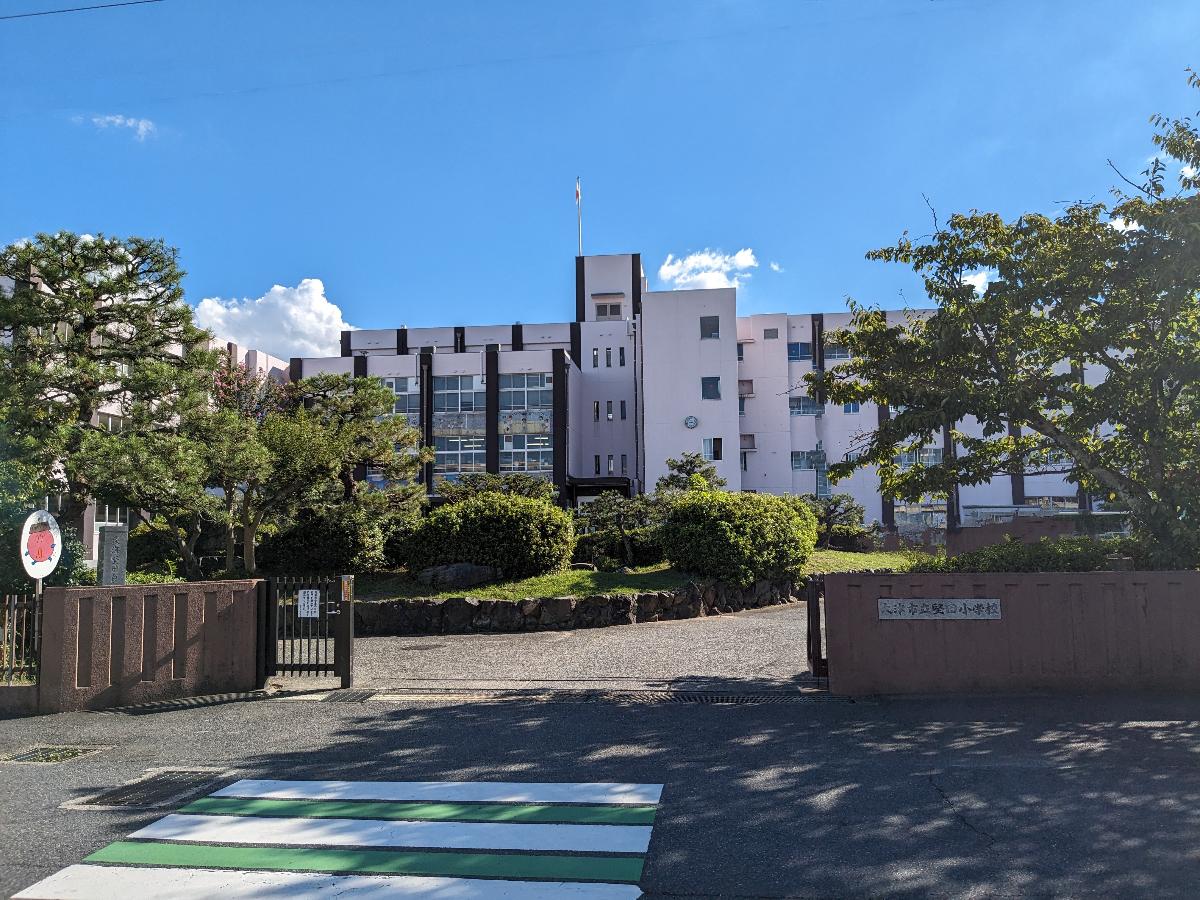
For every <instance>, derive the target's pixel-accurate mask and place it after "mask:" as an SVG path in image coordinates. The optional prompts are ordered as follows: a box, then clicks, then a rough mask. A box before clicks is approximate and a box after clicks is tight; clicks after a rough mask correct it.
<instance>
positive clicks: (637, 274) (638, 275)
mask: <svg viewBox="0 0 1200 900" xmlns="http://www.w3.org/2000/svg"><path fill="white" fill-rule="evenodd" d="M641 313H642V254H640V253H635V254H633V314H634V315H635V316H639V315H641Z"/></svg>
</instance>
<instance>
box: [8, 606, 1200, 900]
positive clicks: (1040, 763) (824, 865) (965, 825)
mask: <svg viewBox="0 0 1200 900" xmlns="http://www.w3.org/2000/svg"><path fill="white" fill-rule="evenodd" d="M613 630H614V631H616V629H613ZM57 743H65V744H94V745H101V746H108V747H110V748H111V749H107V750H104V751H102V752H100V753H97V754H95V755H93V756H88V757H84V758H80V759H76V760H72V761H68V762H63V763H59V764H56V765H50V766H32V765H22V764H15V763H0V782H2V784H3V789H2V790H0V822H3V827H2V828H0V888H2V889H3V891H4V893H5V894H7V893H10V892H12V891H14V890H17V889H20V888H22V887H24V886H26V885H28V884H30V883H32V882H33V881H35V880H37V879H39V878H41V877H43V876H45V875H47V874H49V873H51V872H53V871H55V870H57V869H59V868H61V867H62V866H65V865H68V864H70V863H75V862H78V861H79V860H80V859H81V858H82V857H83V856H85V855H86V854H87V853H89V852H91V851H93V850H95V849H97V848H99V847H101V846H104V845H105V844H106V843H108V842H109V841H112V840H115V839H118V838H120V837H122V836H124V835H126V834H128V833H129V832H130V831H132V830H133V829H134V828H137V827H140V826H143V825H146V824H148V823H149V822H151V821H153V820H154V819H157V818H158V817H159V816H160V815H161V813H160V812H154V813H136V814H135V813H121V812H104V811H97V810H92V811H87V810H64V809H61V808H60V805H61V804H62V803H63V802H65V801H67V800H70V799H72V798H78V797H80V796H84V795H88V794H90V793H92V792H95V791H97V790H101V789H105V788H109V787H112V786H115V785H119V784H121V783H123V782H125V781H127V780H130V779H132V778H134V777H136V776H138V775H140V774H142V772H143V771H144V770H146V769H147V768H151V767H157V766H182V765H207V766H227V767H229V768H230V770H231V773H230V776H229V777H230V780H233V778H234V777H237V776H241V777H258V778H263V777H276V778H295V779H317V778H336V779H378V780H381V779H394V780H445V779H455V780H509V781H633V782H644V783H663V784H665V789H664V791H663V795H662V803H661V807H660V809H659V813H658V819H657V821H656V823H655V827H654V832H653V838H652V842H651V846H650V853H649V857H648V862H647V866H646V870H645V877H644V881H643V888H644V890H645V891H646V896H647V897H650V898H667V897H726V898H734V897H737V898H751V897H753V898H780V897H854V896H887V897H907V896H911V897H926V896H934V897H982V896H1017V895H1019V896H1079V895H1085V894H1099V895H1107V896H1116V895H1125V896H1131V895H1132V896H1154V897H1185V896H1195V894H1196V885H1197V884H1200V852H1198V851H1197V848H1198V847H1200V765H1197V762H1198V760H1200V700H1198V699H1197V698H1196V697H1180V698H1162V697H1159V698H1150V697H1119V698H1113V697H1108V698H1094V697H1092V698H1088V697H1083V698H1053V699H1050V698H1037V697H1027V698H1021V699H1003V698H1000V699H996V698H993V699H968V700H945V699H932V700H930V699H925V700H895V701H876V702H859V703H850V702H846V701H823V702H803V703H792V704H767V705H756V706H755V705H751V706H707V705H692V704H672V703H659V704H651V703H611V702H527V701H510V702H477V701H468V702H460V703H445V702H437V703H388V702H382V701H367V702H363V703H330V702H312V701H296V700H263V701H255V702H242V703H230V704H226V705H221V706H212V707H207V708H189V709H181V710H176V711H169V712H157V713H153V714H141V715H124V714H111V713H109V714H102V713H73V714H68V715H62V716H54V717H43V718H30V719H22V720H10V721H4V722H0V753H2V752H11V751H14V750H20V749H24V748H26V747H28V746H30V745H34V744H57Z"/></svg>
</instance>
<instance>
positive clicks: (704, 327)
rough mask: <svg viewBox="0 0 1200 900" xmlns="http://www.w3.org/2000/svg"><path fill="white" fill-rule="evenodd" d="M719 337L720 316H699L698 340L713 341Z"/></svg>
mask: <svg viewBox="0 0 1200 900" xmlns="http://www.w3.org/2000/svg"><path fill="white" fill-rule="evenodd" d="M720 337H721V317H720V316H701V317H700V340H702V341H715V340H717V339H718V338H720Z"/></svg>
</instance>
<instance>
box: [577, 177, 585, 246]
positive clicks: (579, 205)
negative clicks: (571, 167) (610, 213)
mask: <svg viewBox="0 0 1200 900" xmlns="http://www.w3.org/2000/svg"><path fill="white" fill-rule="evenodd" d="M575 219H576V223H577V224H578V226H579V255H580V256H583V193H582V192H581V191H580V189H579V177H578V176H576V178H575Z"/></svg>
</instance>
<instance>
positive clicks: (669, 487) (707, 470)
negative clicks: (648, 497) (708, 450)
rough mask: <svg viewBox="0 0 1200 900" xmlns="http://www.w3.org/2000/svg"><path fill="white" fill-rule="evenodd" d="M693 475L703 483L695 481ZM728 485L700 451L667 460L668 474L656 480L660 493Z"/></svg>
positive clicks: (712, 488) (709, 488)
mask: <svg viewBox="0 0 1200 900" xmlns="http://www.w3.org/2000/svg"><path fill="white" fill-rule="evenodd" d="M693 476H696V477H698V478H699V479H702V481H703V484H700V483H698V482H697V481H695V480H694V478H693ZM727 485H728V482H727V481H726V480H725V479H724V478H722V477H721V476H720V475H718V474H717V467H716V466H714V465H713V464H712V463H711V462H709V461H708V460H707V459H705V458H704V457H703V456H701V455H700V454H699V453H685V454H683V455H682V456H681V457H680V458H679V459H668V460H667V474H666V475H663V476H661V477H660V478H659V479H658V481H657V482H655V484H654V490H655V491H658V492H660V493H662V492H666V491H691V490H697V489H701V490H710V491H719V490H721V489H722V488H724V487H726V486H727Z"/></svg>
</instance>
